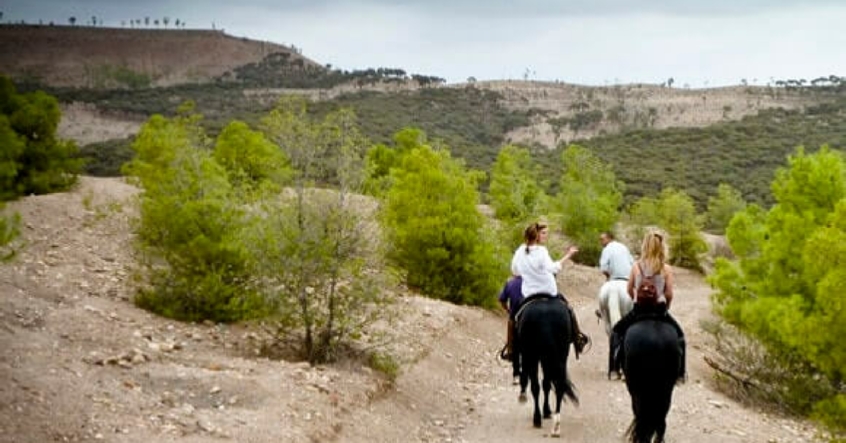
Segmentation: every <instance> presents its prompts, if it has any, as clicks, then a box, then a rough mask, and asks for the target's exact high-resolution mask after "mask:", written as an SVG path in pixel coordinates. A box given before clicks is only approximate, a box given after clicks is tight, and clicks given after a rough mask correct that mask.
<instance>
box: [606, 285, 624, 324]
mask: <svg viewBox="0 0 846 443" xmlns="http://www.w3.org/2000/svg"><path fill="white" fill-rule="evenodd" d="M609 289H610V291H608V292H609V294H608V321H609V322H610V323H611V327H614V325H616V324H617V322H618V321H620V319H621V318H622V317H623V313H622V309H621V308H620V291H619V290H618V288H617V285H611V287H610V288H609Z"/></svg>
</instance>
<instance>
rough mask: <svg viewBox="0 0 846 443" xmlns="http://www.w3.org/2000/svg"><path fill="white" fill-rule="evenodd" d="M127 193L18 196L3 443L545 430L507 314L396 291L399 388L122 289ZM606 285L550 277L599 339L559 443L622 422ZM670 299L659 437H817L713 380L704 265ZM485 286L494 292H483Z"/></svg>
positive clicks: (572, 270)
mask: <svg viewBox="0 0 846 443" xmlns="http://www.w3.org/2000/svg"><path fill="white" fill-rule="evenodd" d="M136 194H137V191H136V189H134V188H133V187H132V186H130V185H127V184H126V183H124V182H123V181H122V180H120V179H95V178H88V177H83V178H82V180H81V184H80V186H79V187H78V188H77V189H75V190H74V191H72V192H68V193H62V194H53V195H46V196H35V197H26V198H23V199H21V200H20V201H17V202H12V203H11V204H10V205H9V209H11V210H13V211H18V212H19V213H21V215H22V217H23V220H24V226H23V234H24V238H25V240H26V242H27V244H26V248H25V249H23V250H22V252H21V253H20V255H19V257H18V258H17V259H16V260H15V261H14V262H12V263H9V264H5V265H2V266H0V294H2V297H0V349H2V351H0V379H2V380H3V382H2V384H0V442H9V443H11V442H15V443H29V442H32V443H36V442H38V443H40V442H47V441H59V442H63V441H68V442H89V441H104V442H138V443H142V442H143V443H151V442H209V441H237V442H256V443H263V442H268V443H269V442H318V441H338V442H362V443H363V442H407V441H418V442H486V443H496V442H509V443H510V442H513V441H543V440H544V439H545V436H546V433H547V432H548V431H549V427H550V424H549V421H548V420H546V421H545V422H544V428H543V429H540V430H538V429H534V428H532V425H531V403H529V404H519V403H518V402H517V388H516V387H514V386H512V385H511V377H510V375H511V374H510V368H509V367H508V366H507V365H506V364H505V363H504V362H502V361H500V360H497V359H496V352H497V350H498V349H499V348H500V346H501V345H502V342H503V338H504V334H505V329H504V328H505V317H504V316H503V315H499V314H496V313H492V312H488V311H485V310H481V309H477V308H468V307H459V306H454V305H451V304H448V303H443V302H439V301H434V300H429V299H426V298H422V297H419V296H416V295H414V294H411V293H409V292H408V291H407V290H404V289H403V288H396V291H397V293H398V295H400V301H399V303H398V304H397V306H396V307H395V308H394V309H395V314H396V318H397V322H396V325H393V326H392V327H391V329H390V331H389V332H390V333H391V334H392V335H391V337H392V339H391V341H390V346H389V348H388V350H389V351H390V352H391V353H392V354H393V355H395V356H396V358H397V360H398V361H399V362H400V363H401V365H402V366H401V368H402V369H401V372H400V375H399V377H398V378H397V379H396V381H395V382H394V383H391V382H389V381H387V380H386V379H385V377H384V376H382V375H381V374H379V373H376V372H375V371H372V370H370V369H369V368H367V367H366V366H364V365H362V364H360V363H355V362H345V363H339V364H335V365H326V366H319V367H310V366H308V365H307V364H304V363H296V362H286V361H274V360H269V359H267V358H264V357H262V356H260V355H259V354H260V348H261V344H262V342H263V340H264V339H265V338H266V332H265V330H264V328H262V327H260V325H217V324H189V323H180V322H176V321H172V320H167V319H163V318H160V317H157V316H154V315H152V314H150V313H147V312H145V311H142V310H140V309H138V308H136V307H135V306H134V305H133V304H132V302H131V297H132V294H133V285H134V284H135V280H134V271H133V263H134V258H133V254H132V241H133V237H132V234H131V229H130V220H131V219H132V217H133V214H134V203H133V202H134V200H133V197H134V196H135V195H136ZM601 282H602V280H601V277H600V274H599V272H598V271H597V270H595V269H592V268H587V267H582V266H576V265H573V264H569V265H568V266H567V267H566V268H565V270H564V271H563V273H562V275H561V276H560V281H559V285H560V287H561V288H562V289H563V291H564V292H565V293H566V294H567V296H568V298H569V299H570V300H571V302H572V303H573V304H574V305H575V306H576V308H577V314H578V317H579V321H580V323H581V325H582V327H583V329H585V330H586V331H587V333H588V334H589V335H590V336H591V337H592V338H593V347H592V349H591V350H590V351H589V352H588V353H587V354H585V355H583V356H582V358H581V359H580V360H575V359H573V358H572V357H571V360H570V362H569V368H570V375H571V378H572V380H573V382H574V384H575V385H576V387H577V389H578V394H579V396H580V399H581V404H580V405H579V406H578V407H575V406H573V405H572V404H569V403H566V404H565V405H564V407H563V411H562V440H566V441H568V442H591V443H594V442H614V441H620V440H621V438H622V434H623V432H624V430H625V428H626V427H627V426H628V424H629V422H630V420H631V409H630V406H629V398H628V394H627V392H626V390H625V385H624V384H623V383H622V382H619V381H609V380H607V379H606V375H605V361H606V360H605V359H606V356H607V354H606V352H607V350H606V348H607V339H606V338H605V333H604V330H603V329H602V328H601V326H600V325H599V324H597V322H596V319H595V317H594V315H593V310H594V308H595V294H596V291H597V290H598V288H599V286H600V284H601ZM678 286H679V288H678V290H677V296H676V302H675V304H674V306H673V311H674V313H675V315H676V316H677V318H678V319H679V321H680V323H681V324H682V326H683V327H684V328H685V330H686V332H687V335H688V343H689V345H688V346H689V348H688V349H689V350H688V353H689V355H688V359H689V360H688V362H689V365H688V366H689V368H690V378H689V381H688V382H687V383H686V384H685V385H682V386H679V387H678V388H677V389H676V391H675V394H674V401H673V406H672V409H671V411H670V414H669V417H668V432H667V438H668V441H670V442H689V441H696V442H699V443H708V442H714V443H716V442H721V443H725V442H728V443H733V442H737V443H740V442H762V443H774V442H784V443H786V442H811V441H815V439H814V434H815V429H814V428H813V427H812V426H811V425H810V424H808V423H807V422H804V421H799V420H795V419H790V418H783V417H777V416H773V415H768V414H765V413H763V412H760V411H757V410H753V409H748V408H745V407H743V406H741V405H739V404H738V403H736V402H734V401H732V400H731V399H729V398H726V397H725V396H724V395H722V394H720V393H719V392H716V391H715V389H714V388H713V387H712V383H711V381H710V380H711V379H712V377H713V374H712V372H711V370H710V368H709V367H707V366H706V365H705V364H704V363H703V360H702V357H703V355H706V354H707V353H709V352H713V351H712V350H711V348H710V347H709V346H710V345H709V343H708V336H707V335H706V334H705V333H704V332H703V331H702V330H701V328H700V326H699V322H700V320H702V319H705V318H708V317H709V316H710V315H711V313H710V308H709V301H708V294H709V288H708V286H707V285H706V283H705V282H704V281H703V279H702V277H701V276H700V275H697V274H694V273H690V272H687V271H683V270H681V271H679V272H678ZM495 295H496V294H491V297H494V296H495Z"/></svg>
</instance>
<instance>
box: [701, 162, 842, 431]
mask: <svg viewBox="0 0 846 443" xmlns="http://www.w3.org/2000/svg"><path fill="white" fill-rule="evenodd" d="M788 163H789V166H788V167H783V168H780V169H779V170H778V172H777V173H776V178H775V180H774V181H773V183H772V189H773V197H774V200H775V204H774V205H773V207H772V208H771V209H770V210H764V209H762V208H761V207H760V206H758V205H750V206H749V207H747V208H746V209H745V210H744V211H743V212H740V213H738V215H736V216H735V217H734V218H733V219H732V221H731V224H730V225H729V227H728V230H727V235H728V240H729V244H730V245H731V248H732V250H733V251H734V253H735V254H736V256H737V257H738V260H737V261H729V260H727V259H718V260H717V263H716V270H715V273H714V274H713V275H712V276H711V277H710V281H711V283H712V284H713V285H714V287H715V288H716V289H717V293H716V294H715V295H714V302H715V304H716V306H717V308H718V310H719V312H720V314H721V315H722V316H723V317H724V318H725V319H726V320H727V321H728V322H729V323H731V324H732V325H735V326H737V327H738V328H740V329H741V330H743V331H746V332H747V333H749V334H751V335H752V336H754V337H755V338H757V339H758V340H760V341H761V342H762V343H763V344H764V345H765V346H766V347H767V350H768V351H769V352H770V353H771V354H772V355H773V356H774V357H775V358H776V359H777V360H778V361H779V362H780V363H781V364H783V365H784V366H785V367H789V368H792V369H793V372H794V373H799V374H804V375H806V377H795V376H791V377H789V378H788V379H787V380H783V381H782V383H783V384H782V386H783V389H781V390H780V391H779V392H777V394H778V395H777V396H776V398H777V399H778V401H780V402H782V403H783V404H784V405H787V406H788V407H789V408H791V409H793V410H794V411H798V412H800V413H803V414H808V413H813V414H814V415H815V416H816V417H817V418H819V419H820V420H822V421H823V422H824V423H826V424H827V425H828V426H829V427H830V428H831V429H833V430H835V431H836V432H838V433H840V435H846V388H844V384H843V383H844V380H846V345H844V342H843V339H842V338H843V335H844V334H846V304H844V298H843V294H842V291H843V287H844V285H846V160H844V157H843V155H842V154H841V153H839V152H836V151H832V150H831V149H829V148H828V147H826V146H823V147H822V148H821V149H820V150H819V151H817V152H816V153H813V154H811V153H808V152H806V151H805V150H803V149H801V148H800V149H798V150H797V151H796V152H795V153H794V154H793V155H792V156H790V158H789V161H788ZM741 378H742V377H741ZM785 384H786V385H785Z"/></svg>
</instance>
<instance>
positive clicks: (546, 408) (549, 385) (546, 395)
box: [543, 375, 552, 418]
mask: <svg viewBox="0 0 846 443" xmlns="http://www.w3.org/2000/svg"><path fill="white" fill-rule="evenodd" d="M550 390H552V382H550V381H549V379H548V378H546V375H544V377H543V418H549V417H552V409H550V408H549V391H550Z"/></svg>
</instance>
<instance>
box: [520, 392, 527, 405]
mask: <svg viewBox="0 0 846 443" xmlns="http://www.w3.org/2000/svg"><path fill="white" fill-rule="evenodd" d="M517 401H518V402H520V403H526V402H527V401H529V397H527V396H526V393H525V392H521V393H520V395H519V396H518V397H517Z"/></svg>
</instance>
